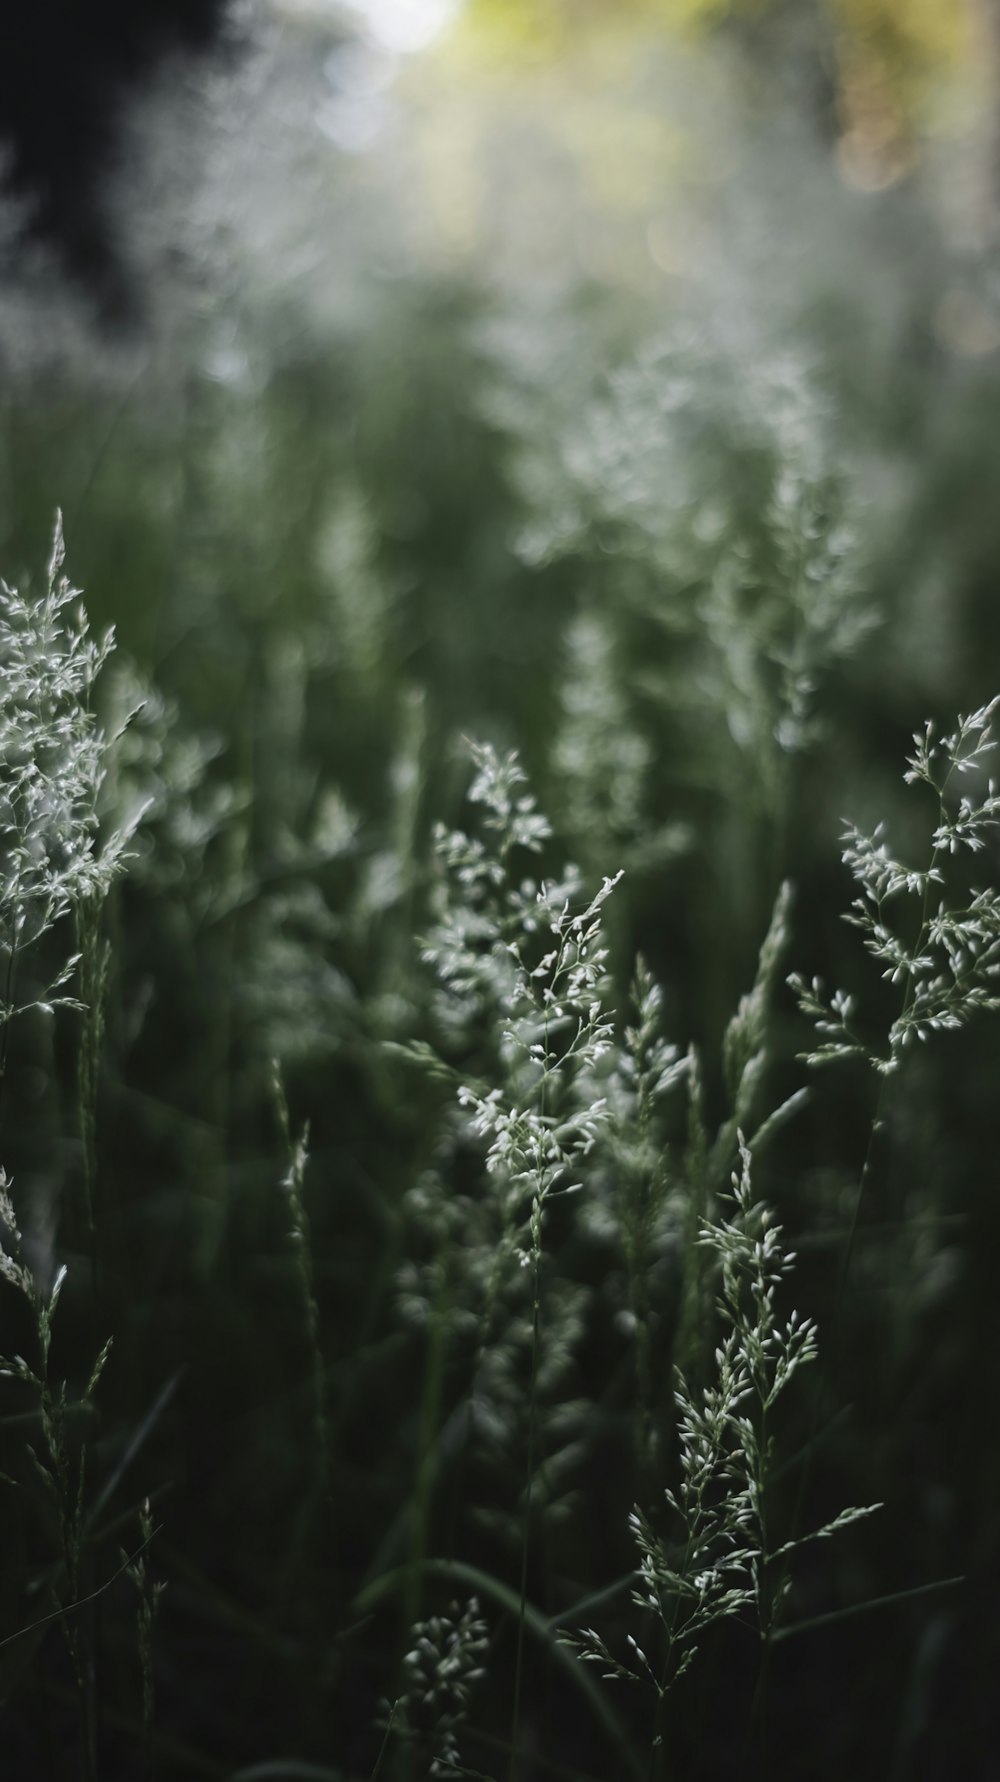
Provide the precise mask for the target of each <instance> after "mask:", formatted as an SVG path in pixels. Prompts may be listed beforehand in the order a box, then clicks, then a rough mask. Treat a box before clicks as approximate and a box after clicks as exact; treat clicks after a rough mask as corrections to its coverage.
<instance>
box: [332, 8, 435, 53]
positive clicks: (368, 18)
mask: <svg viewBox="0 0 1000 1782" xmlns="http://www.w3.org/2000/svg"><path fill="white" fill-rule="evenodd" d="M460 4H461V0H349V6H348V8H347V10H348V12H350V13H354V14H355V15H356V16H357V18H358V19H359V21H360V23H361V24H362V25H363V26H364V29H365V31H366V32H367V33H368V35H369V37H371V38H373V39H374V41H375V42H376V43H378V44H379V45H381V47H382V48H383V49H387V50H389V51H390V52H391V53H392V54H393V55H397V56H406V55H414V54H415V53H416V52H417V51H418V50H422V49H426V48H427V47H428V45H429V44H431V43H433V41H434V39H435V37H437V36H438V35H439V34H440V33H441V32H442V31H443V30H444V28H445V26H446V25H449V24H450V23H451V21H452V19H453V18H454V17H455V15H456V13H457V12H458V9H459V5H460Z"/></svg>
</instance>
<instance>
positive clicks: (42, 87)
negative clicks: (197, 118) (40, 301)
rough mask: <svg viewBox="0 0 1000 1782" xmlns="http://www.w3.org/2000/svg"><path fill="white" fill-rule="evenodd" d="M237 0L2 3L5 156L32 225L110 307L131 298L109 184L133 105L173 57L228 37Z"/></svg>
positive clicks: (0, 96) (0, 106)
mask: <svg viewBox="0 0 1000 1782" xmlns="http://www.w3.org/2000/svg"><path fill="white" fill-rule="evenodd" d="M228 11H229V6H228V0H34V3H33V4H31V5H24V4H18V3H17V0H13V3H11V4H7V5H4V6H3V7H2V8H0V154H2V155H3V159H4V161H5V162H6V175H7V189H8V191H13V193H14V194H16V195H17V196H19V197H20V199H21V200H22V201H25V203H26V212H27V216H26V221H27V228H28V232H29V234H30V235H34V236H35V237H36V238H38V239H41V240H44V241H46V242H49V243H50V244H52V245H54V246H55V247H56V249H57V251H58V253H59V256H60V259H61V261H62V263H63V265H64V266H65V268H66V271H67V273H68V274H69V275H70V277H71V278H72V279H73V280H74V281H76V282H78V283H79V284H81V285H83V286H84V287H85V288H86V290H87V291H88V292H89V293H90V295H91V296H92V297H93V298H94V299H95V300H96V301H97V303H98V306H99V307H100V308H101V309H102V310H104V311H108V310H116V309H120V308H122V307H124V308H126V309H127V308H128V307H129V293H128V290H127V285H128V280H127V277H126V274H125V272H124V269H123V267H122V265H121V262H120V257H119V255H118V253H117V252H116V248H115V243H114V240H113V235H112V231H111V229H110V226H109V221H108V216H107V211H106V205H105V200H104V187H105V179H106V175H107V172H108V170H109V168H110V167H111V165H112V164H113V160H114V155H115V151H116V145H117V140H118V128H119V124H120V120H121V115H122V108H123V103H124V101H125V99H126V97H127V96H129V95H130V94H133V93H134V91H135V89H136V88H138V87H141V84H142V82H143V81H144V80H146V79H148V78H149V76H150V75H151V74H152V72H153V71H154V70H155V68H156V66H157V64H158V63H159V62H160V61H161V59H162V58H163V57H164V56H165V55H168V54H170V53H172V52H175V51H177V50H182V51H189V52H191V53H192V54H204V53H206V52H207V51H209V50H211V49H213V48H215V47H218V46H219V45H221V43H222V40H223V37H224V35H225V25H226V17H227V13H228Z"/></svg>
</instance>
